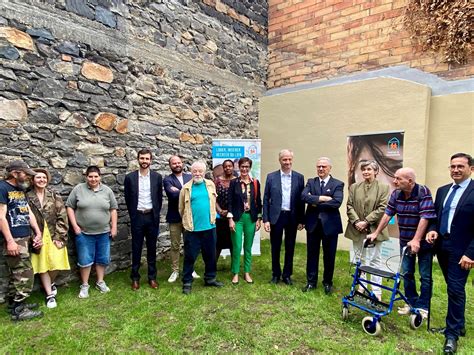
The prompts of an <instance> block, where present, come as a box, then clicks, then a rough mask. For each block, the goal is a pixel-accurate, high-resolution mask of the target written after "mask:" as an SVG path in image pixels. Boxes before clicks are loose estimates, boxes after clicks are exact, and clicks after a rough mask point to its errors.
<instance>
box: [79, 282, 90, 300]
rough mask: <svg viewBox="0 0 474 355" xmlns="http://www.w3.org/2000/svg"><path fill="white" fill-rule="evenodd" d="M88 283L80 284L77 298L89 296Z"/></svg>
mask: <svg viewBox="0 0 474 355" xmlns="http://www.w3.org/2000/svg"><path fill="white" fill-rule="evenodd" d="M89 287H90V286H89V285H88V284H83V285H81V290H80V291H79V298H89Z"/></svg>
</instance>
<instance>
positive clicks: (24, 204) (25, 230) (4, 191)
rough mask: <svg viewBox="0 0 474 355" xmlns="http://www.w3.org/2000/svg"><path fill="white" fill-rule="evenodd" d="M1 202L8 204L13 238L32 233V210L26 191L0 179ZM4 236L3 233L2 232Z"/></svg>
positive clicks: (8, 217) (9, 225)
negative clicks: (29, 206) (30, 209)
mask: <svg viewBox="0 0 474 355" xmlns="http://www.w3.org/2000/svg"><path fill="white" fill-rule="evenodd" d="M0 204H2V205H6V206H7V216H6V217H7V221H8V227H10V233H11V235H12V237H13V238H22V237H27V236H29V235H30V234H31V230H30V212H29V209H28V201H27V199H26V195H25V192H24V191H23V190H21V189H20V188H18V187H16V186H13V185H12V184H9V183H8V182H7V181H4V180H2V181H0ZM0 235H1V236H2V237H3V235H2V234H0Z"/></svg>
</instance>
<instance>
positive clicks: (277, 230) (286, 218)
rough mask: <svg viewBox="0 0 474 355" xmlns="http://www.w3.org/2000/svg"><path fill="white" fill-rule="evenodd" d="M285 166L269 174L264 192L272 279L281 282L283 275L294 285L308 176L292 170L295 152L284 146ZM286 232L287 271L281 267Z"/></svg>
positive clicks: (282, 161) (280, 156) (281, 156)
mask: <svg viewBox="0 0 474 355" xmlns="http://www.w3.org/2000/svg"><path fill="white" fill-rule="evenodd" d="M278 160H279V161H280V166H281V168H280V169H279V170H277V171H274V172H272V173H270V174H268V176H267V180H266V183H265V193H264V195H263V226H264V228H265V231H266V232H269V233H270V242H271V247H272V279H271V281H270V282H271V283H273V284H277V283H278V282H279V281H280V277H281V278H282V280H283V282H284V283H285V284H287V285H292V284H293V282H292V280H291V274H292V273H293V255H294V252H295V242H296V231H297V230H301V229H303V220H304V202H303V201H302V200H301V192H302V191H303V189H304V176H303V175H301V174H300V173H297V172H296V171H293V170H292V165H293V152H292V151H291V150H289V149H283V150H281V151H280V153H279V154H278ZM283 232H285V263H284V266H283V274H282V271H281V266H280V250H281V244H282V239H283Z"/></svg>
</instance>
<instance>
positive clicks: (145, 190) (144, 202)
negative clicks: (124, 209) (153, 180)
mask: <svg viewBox="0 0 474 355" xmlns="http://www.w3.org/2000/svg"><path fill="white" fill-rule="evenodd" d="M152 208H153V204H152V202H151V184H150V170H148V173H147V174H146V175H142V174H140V171H139V172H138V206H137V210H139V211H143V210H151V209H152Z"/></svg>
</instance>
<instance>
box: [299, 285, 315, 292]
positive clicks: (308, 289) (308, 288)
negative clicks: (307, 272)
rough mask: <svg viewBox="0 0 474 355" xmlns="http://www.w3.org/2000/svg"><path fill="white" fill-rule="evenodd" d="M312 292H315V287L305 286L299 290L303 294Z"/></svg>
mask: <svg viewBox="0 0 474 355" xmlns="http://www.w3.org/2000/svg"><path fill="white" fill-rule="evenodd" d="M314 290H316V286H315V285H311V284H306V286H305V287H303V288H302V289H301V291H303V292H309V291H314Z"/></svg>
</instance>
